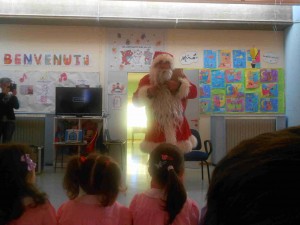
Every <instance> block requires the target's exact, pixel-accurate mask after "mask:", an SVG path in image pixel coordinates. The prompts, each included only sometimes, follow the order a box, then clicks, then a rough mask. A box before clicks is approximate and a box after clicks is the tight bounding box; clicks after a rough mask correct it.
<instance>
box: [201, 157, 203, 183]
mask: <svg viewBox="0 0 300 225" xmlns="http://www.w3.org/2000/svg"><path fill="white" fill-rule="evenodd" d="M201 175H202V180H203V162H202V161H201Z"/></svg>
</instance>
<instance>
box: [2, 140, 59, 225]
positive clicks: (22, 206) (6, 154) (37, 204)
mask: <svg viewBox="0 0 300 225" xmlns="http://www.w3.org/2000/svg"><path fill="white" fill-rule="evenodd" d="M31 153H32V150H31V148H30V147H29V146H27V145H21V144H1V145H0V181H1V185H0V225H25V224H34V225H56V214H55V209H54V207H53V206H52V205H51V204H50V202H49V201H48V199H47V196H46V194H45V193H43V192H41V191H39V190H38V188H37V187H36V185H35V167H36V164H35V163H34V162H33V161H32V160H31V158H30V154H31Z"/></svg>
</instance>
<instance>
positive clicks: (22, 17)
mask: <svg viewBox="0 0 300 225" xmlns="http://www.w3.org/2000/svg"><path fill="white" fill-rule="evenodd" d="M202 2H204V1H201V0H198V1H196V0H190V1H176V0H175V1H164V2H159V1H156V0H153V1H114V0H110V1H107V0H106V1H105V0H85V1H82V0H64V1H62V0H43V1H39V0H0V5H1V8H0V24H34V25H35V24H37V25H72V26H99V27H133V28H174V29H230V30H231V29H235V30H236V29H242V30H252V29H255V30H275V29H276V30H284V29H285V28H287V27H289V26H290V25H292V24H293V15H292V12H293V6H292V5H291V4H296V3H295V2H298V1H292V0H290V1H283V0H282V1H280V0H276V1H268V0H264V1H262V0H244V1H241V0H240V1H238V0H227V1H224V0H223V1H222V0H214V1H209V2H216V3H202ZM206 2H207V1H206ZM221 2H227V3H239V4H220V3H221ZM254 2H259V3H269V4H262V5H258V4H248V3H254ZM245 3H247V4H245ZM271 3H272V4H271Z"/></svg>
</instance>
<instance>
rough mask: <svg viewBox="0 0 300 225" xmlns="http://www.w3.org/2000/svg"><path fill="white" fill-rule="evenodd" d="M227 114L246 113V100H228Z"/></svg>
mask: <svg viewBox="0 0 300 225" xmlns="http://www.w3.org/2000/svg"><path fill="white" fill-rule="evenodd" d="M226 110H227V112H244V98H227V99H226Z"/></svg>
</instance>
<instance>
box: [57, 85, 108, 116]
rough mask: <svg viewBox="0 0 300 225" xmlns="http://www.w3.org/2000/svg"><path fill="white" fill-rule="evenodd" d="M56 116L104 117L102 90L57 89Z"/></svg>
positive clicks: (83, 88) (82, 88)
mask: <svg viewBox="0 0 300 225" xmlns="http://www.w3.org/2000/svg"><path fill="white" fill-rule="evenodd" d="M55 94H56V95H55V114H56V115H64V116H68V115H71V116H78V117H81V116H102V88H87V87H56V92H55Z"/></svg>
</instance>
